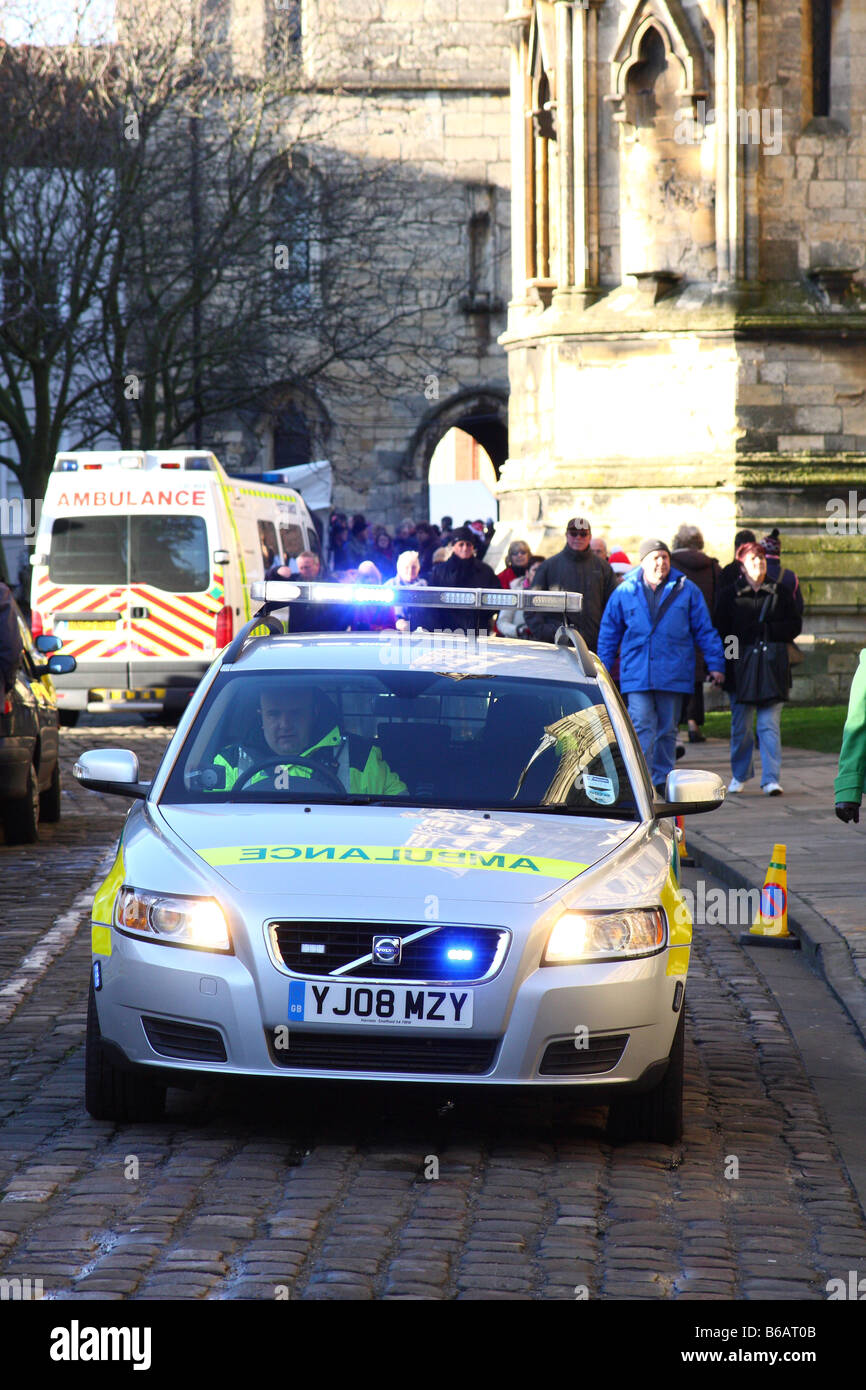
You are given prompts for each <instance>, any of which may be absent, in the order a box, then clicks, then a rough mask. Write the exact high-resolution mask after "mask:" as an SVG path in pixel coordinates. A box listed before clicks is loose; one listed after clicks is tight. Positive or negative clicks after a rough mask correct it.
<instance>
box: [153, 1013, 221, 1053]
mask: <svg viewBox="0 0 866 1390" xmlns="http://www.w3.org/2000/svg"><path fill="white" fill-rule="evenodd" d="M141 1021H142V1024H143V1025H144V1032H145V1036H146V1037H147V1041H148V1042H149V1043H150V1045H151V1047H152V1048H153V1050H154V1052H159V1053H160V1054H161V1055H162V1056H163V1057H178V1058H181V1059H182V1060H183V1061H185V1062H224V1061H225V1060H226V1049H225V1043H224V1042H223V1040H222V1036H221V1034H220V1033H218V1032H217V1030H216V1028H205V1027H204V1026H203V1025H202V1024H200V1023H180V1022H178V1020H177V1019H174V1018H150V1017H148V1016H147V1015H146V1014H142V1016H141Z"/></svg>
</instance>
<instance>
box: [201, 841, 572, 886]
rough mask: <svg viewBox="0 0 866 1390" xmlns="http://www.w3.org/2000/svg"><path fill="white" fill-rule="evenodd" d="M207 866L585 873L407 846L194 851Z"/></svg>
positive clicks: (547, 863) (566, 863) (563, 865)
mask: <svg viewBox="0 0 866 1390" xmlns="http://www.w3.org/2000/svg"><path fill="white" fill-rule="evenodd" d="M199 854H200V856H201V858H202V859H203V860H204V861H205V863H206V864H211V865H213V866H214V867H215V868H218V867H224V866H226V865H230V864H288V863H292V864H299V865H300V864H378V865H382V864H398V865H400V866H401V867H403V866H407V865H408V866H411V865H415V866H417V867H419V868H428V869H429V868H435V869H492V870H494V871H496V872H498V873H509V874H535V875H537V877H539V878H560V879H568V878H574V876H575V875H576V874H580V873H582V872H583V870H584V869H585V868H586V867H587V865H586V864H583V863H579V862H577V861H576V860H573V859H545V858H540V857H539V856H537V855H528V854H496V853H493V852H490V853H487V852H485V851H484V850H472V849H440V848H435V847H430V848H419V847H415V846H412V845H226V846H217V847H216V848H213V849H201V850H199Z"/></svg>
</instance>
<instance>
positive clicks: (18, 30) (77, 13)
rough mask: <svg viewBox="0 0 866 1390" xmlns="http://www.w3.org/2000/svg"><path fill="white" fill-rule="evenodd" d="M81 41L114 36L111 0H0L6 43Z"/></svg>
mask: <svg viewBox="0 0 866 1390" xmlns="http://www.w3.org/2000/svg"><path fill="white" fill-rule="evenodd" d="M76 37H77V38H78V39H79V40H80V41H81V42H83V43H94V42H98V41H99V40H100V39H102V40H105V39H111V38H113V37H114V0H0V38H3V39H5V40H6V42H7V43H11V44H20V43H33V44H55V43H56V44H61V43H71V42H72V41H73V40H74V39H75V38H76Z"/></svg>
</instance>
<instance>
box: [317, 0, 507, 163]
mask: <svg viewBox="0 0 866 1390" xmlns="http://www.w3.org/2000/svg"><path fill="white" fill-rule="evenodd" d="M303 13H304V42H305V46H306V49H307V52H308V53H309V59H308V60H306V62H305V65H306V67H307V71H308V72H310V73H311V74H313V75H315V77H316V79H317V80H318V81H321V82H322V83H323V84H325V85H327V86H331V85H334V84H336V83H348V84H351V83H353V82H357V83H362V84H369V83H371V82H372V83H374V84H375V85H379V84H381V83H383V82H387V83H399V84H409V85H412V86H421V87H425V88H429V89H431V90H436V89H437V88H439V87H443V86H448V85H451V84H453V83H456V84H459V85H460V86H461V87H478V88H480V89H483V88H487V87H490V86H491V85H492V86H494V87H499V86H500V85H501V84H502V81H503V80H504V79H506V78H507V74H508V39H507V34H506V30H505V25H504V24H503V22H502V21H503V18H504V15H505V9H504V5H503V3H502V0H352V4H351V5H349V6H347V5H345V4H344V3H343V0H306V3H305V4H304V7H303ZM475 133H476V132H473V131H472V130H471V129H470V130H467V131H466V132H465V138H466V139H471V138H472V137H473V135H474V134H475ZM477 133H480V131H479V132H477ZM469 153H470V152H468V151H467V154H469Z"/></svg>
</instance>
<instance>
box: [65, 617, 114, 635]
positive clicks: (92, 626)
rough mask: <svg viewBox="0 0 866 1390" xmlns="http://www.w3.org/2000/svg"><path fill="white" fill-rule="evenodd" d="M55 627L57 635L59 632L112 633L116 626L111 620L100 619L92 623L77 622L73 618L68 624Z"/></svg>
mask: <svg viewBox="0 0 866 1390" xmlns="http://www.w3.org/2000/svg"><path fill="white" fill-rule="evenodd" d="M55 626H56V628H57V632H58V634H59V633H61V632H113V631H114V629H115V627H116V626H117V624H116V623H115V621H114V619H113V618H102V619H98V620H97V621H96V622H93V623H88V622H84V621H83V620H82V621H79V620H78V619H77V618H75V619H72V620H71V621H69V622H60V623H56V624H55Z"/></svg>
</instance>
